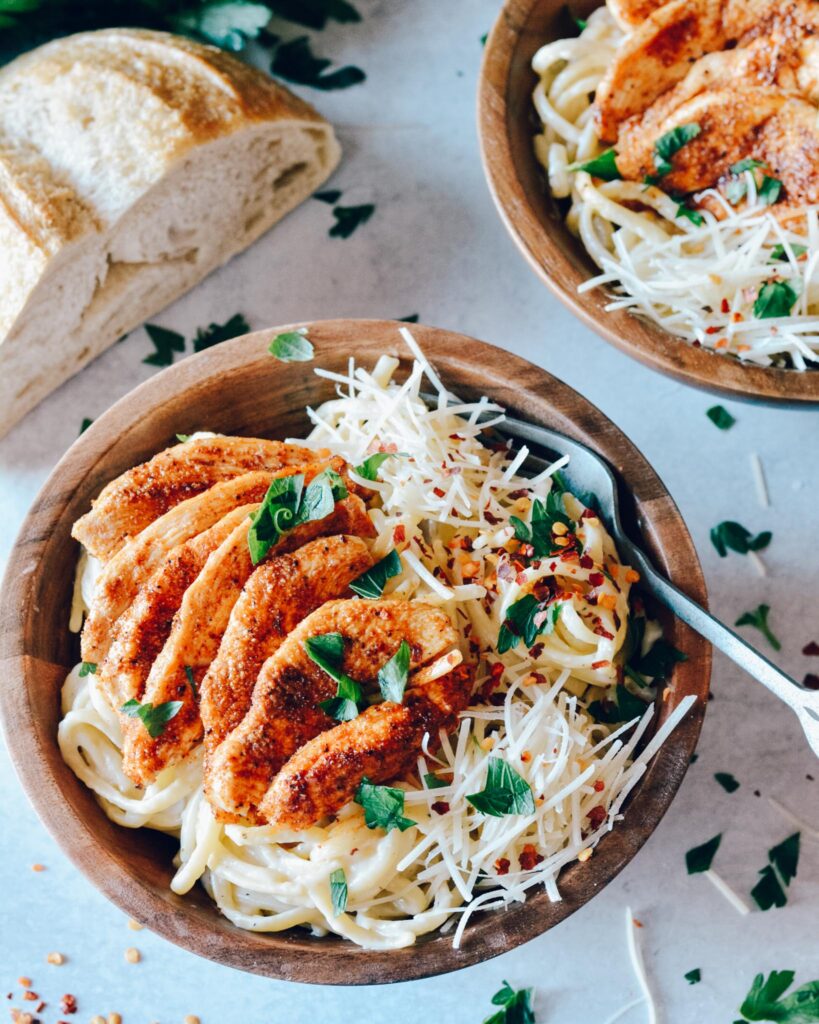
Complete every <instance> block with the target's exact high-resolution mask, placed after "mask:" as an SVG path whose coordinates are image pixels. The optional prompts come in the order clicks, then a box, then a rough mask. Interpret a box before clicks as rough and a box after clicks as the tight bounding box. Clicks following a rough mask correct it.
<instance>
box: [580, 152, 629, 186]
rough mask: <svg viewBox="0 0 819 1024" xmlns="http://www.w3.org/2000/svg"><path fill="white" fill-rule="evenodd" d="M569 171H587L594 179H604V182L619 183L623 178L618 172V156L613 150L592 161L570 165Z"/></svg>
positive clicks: (594, 157) (593, 158)
mask: <svg viewBox="0 0 819 1024" xmlns="http://www.w3.org/2000/svg"><path fill="white" fill-rule="evenodd" d="M567 170H569V171H586V172H587V173H588V174H591V175H592V177H594V178H602V179H603V181H619V180H620V179H621V178H622V177H623V175H622V174H621V173H620V172H619V171H618V170H617V154H616V153H615V151H614V150H613V149H607V150H605V152H603V153H600V154H599V155H598V156H593V157H592V158H591V159H590V160H583V161H581V162H579V163H576V164H569V166H568V168H567Z"/></svg>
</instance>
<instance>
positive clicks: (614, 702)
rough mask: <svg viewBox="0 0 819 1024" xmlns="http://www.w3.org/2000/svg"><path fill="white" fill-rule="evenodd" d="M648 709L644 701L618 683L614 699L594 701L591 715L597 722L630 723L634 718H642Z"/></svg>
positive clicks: (590, 710)
mask: <svg viewBox="0 0 819 1024" xmlns="http://www.w3.org/2000/svg"><path fill="white" fill-rule="evenodd" d="M647 707H648V704H647V703H646V702H645V701H644V700H642V699H641V698H640V697H635V696H634V694H633V693H632V692H631V690H629V689H628V688H627V687H625V686H623V684H622V683H618V684H617V687H616V689H615V695H614V698H613V699H612V698H607V699H606V700H593V701H592V702H591V704H589V714H590V715H591V716H592V718H594V719H595V721H597V722H605V723H607V724H610V723H614V722H629V721H631V719H632V718H642V717H643V715H644V714H645V713H646V708H647Z"/></svg>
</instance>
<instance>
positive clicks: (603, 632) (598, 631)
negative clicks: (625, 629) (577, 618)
mask: <svg viewBox="0 0 819 1024" xmlns="http://www.w3.org/2000/svg"><path fill="white" fill-rule="evenodd" d="M592 633H594V634H595V636H602V637H603V639H604V640H613V639H614V634H613V633H609V631H608V630H607V629H604V628H603V627H602V626H595V627H594V629H593V630H592ZM606 664H608V662H606ZM592 668H594V665H592Z"/></svg>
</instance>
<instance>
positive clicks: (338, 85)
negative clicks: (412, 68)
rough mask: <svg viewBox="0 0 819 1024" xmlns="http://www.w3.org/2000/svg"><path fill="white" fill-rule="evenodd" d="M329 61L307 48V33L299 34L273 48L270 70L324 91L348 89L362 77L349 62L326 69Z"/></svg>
mask: <svg viewBox="0 0 819 1024" xmlns="http://www.w3.org/2000/svg"><path fill="white" fill-rule="evenodd" d="M331 64H332V61H331V60H328V59H327V58H326V57H316V55H315V54H314V53H313V52H312V51H311V49H310V42H309V40H308V38H307V36H299V37H298V39H291V40H290V41H289V42H287V43H282V44H281V45H280V46H279V48H278V49H277V50H276V53H275V55H274V57H273V63H272V64H271V65H270V70H271V71H272V72H273V74H274V75H278V76H279V77H280V78H284V79H285V80H286V81H288V82H295V83H296V84H297V85H308V86H310V87H311V88H313V89H321V90H323V91H324V92H327V91H329V90H331V89H348V88H349V87H350V86H351V85H357V84H358V83H359V82H363V81H364V80H365V79H366V77H367V76H366V75H365V74H364V72H363V71H362V70H361V68H357V67H355V66H354V65H352V64H349V65H347V66H345V67H343V68H337V69H336V70H335V71H330V72H327V68H329V67H330V65H331Z"/></svg>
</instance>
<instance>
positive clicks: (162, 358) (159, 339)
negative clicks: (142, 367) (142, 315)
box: [142, 324, 185, 366]
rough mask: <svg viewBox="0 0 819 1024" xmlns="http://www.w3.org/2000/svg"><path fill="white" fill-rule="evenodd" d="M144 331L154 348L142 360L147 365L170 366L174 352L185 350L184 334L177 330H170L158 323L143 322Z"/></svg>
mask: <svg viewBox="0 0 819 1024" xmlns="http://www.w3.org/2000/svg"><path fill="white" fill-rule="evenodd" d="M145 333H146V334H147V335H148V337H149V338H150V339H151V341H152V342H153V343H154V348H155V349H156V351H155V352H152V353H151V354H150V355H149V356H145V358H144V359H143V360H142V362H143V363H146V364H147V365H148V366H170V365H171V363H173V354H174V352H184V351H185V336H184V335H183V334H180V333H179V332H178V331H170V330H168V328H167V327H160V326H159V325H158V324H145Z"/></svg>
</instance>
